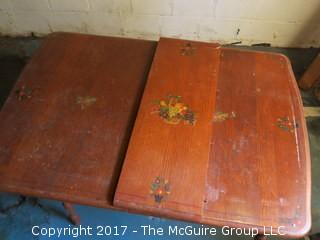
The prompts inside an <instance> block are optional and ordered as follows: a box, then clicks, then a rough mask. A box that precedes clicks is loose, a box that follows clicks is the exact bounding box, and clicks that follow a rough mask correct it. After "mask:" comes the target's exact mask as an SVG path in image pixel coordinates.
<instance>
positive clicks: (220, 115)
mask: <svg viewBox="0 0 320 240" xmlns="http://www.w3.org/2000/svg"><path fill="white" fill-rule="evenodd" d="M236 117H237V114H236V113H235V112H233V111H232V112H230V113H227V112H216V113H215V114H214V118H213V121H214V122H224V121H226V120H229V119H233V118H236Z"/></svg>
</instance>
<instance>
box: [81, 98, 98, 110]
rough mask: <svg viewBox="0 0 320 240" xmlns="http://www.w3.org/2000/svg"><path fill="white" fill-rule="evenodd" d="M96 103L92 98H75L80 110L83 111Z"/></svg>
mask: <svg viewBox="0 0 320 240" xmlns="http://www.w3.org/2000/svg"><path fill="white" fill-rule="evenodd" d="M96 101H97V98H95V97H92V96H85V97H77V104H79V105H80V106H81V109H82V110H83V109H85V108H87V107H89V106H91V105H93V104H94V103H95V102H96Z"/></svg>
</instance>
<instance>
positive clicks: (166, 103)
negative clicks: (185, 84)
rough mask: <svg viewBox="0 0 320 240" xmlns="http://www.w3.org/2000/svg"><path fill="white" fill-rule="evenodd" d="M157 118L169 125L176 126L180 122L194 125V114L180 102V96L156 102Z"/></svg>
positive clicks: (168, 97) (169, 96) (172, 96)
mask: <svg viewBox="0 0 320 240" xmlns="http://www.w3.org/2000/svg"><path fill="white" fill-rule="evenodd" d="M157 107H158V109H157V112H158V113H159V116H160V117H161V118H162V119H163V120H164V121H165V122H166V123H169V124H178V123H180V122H181V121H183V122H185V123H188V124H191V125H194V124H195V122H196V116H195V113H194V112H193V111H192V110H191V109H190V108H189V107H188V106H187V105H186V104H185V103H183V101H182V97H181V96H175V95H168V96H167V97H166V98H165V99H163V100H159V101H157Z"/></svg>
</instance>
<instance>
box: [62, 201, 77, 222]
mask: <svg viewBox="0 0 320 240" xmlns="http://www.w3.org/2000/svg"><path fill="white" fill-rule="evenodd" d="M62 205H63V207H64V209H65V210H66V212H67V214H68V217H69V219H70V221H71V222H72V224H74V225H79V224H80V216H79V215H78V214H77V212H76V210H75V209H74V208H73V206H72V204H71V203H67V202H63V203H62Z"/></svg>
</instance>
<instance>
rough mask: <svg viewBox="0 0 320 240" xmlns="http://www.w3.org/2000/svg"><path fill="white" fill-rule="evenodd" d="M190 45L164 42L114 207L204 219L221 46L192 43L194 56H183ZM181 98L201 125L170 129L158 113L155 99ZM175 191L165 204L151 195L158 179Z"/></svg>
mask: <svg viewBox="0 0 320 240" xmlns="http://www.w3.org/2000/svg"><path fill="white" fill-rule="evenodd" d="M185 43H186V41H179V40H172V39H161V40H160V42H159V43H158V47H157V51H156V55H155V58H154V62H153V65H152V68H151V72H150V74H149V78H148V83H147V86H146V89H145V92H144V95H143V99H142V102H141V104H140V109H139V114H138V117H137V119H136V122H135V126H134V130H133V133H132V136H131V140H130V142H131V143H130V146H129V148H128V151H127V155H126V159H125V163H124V166H123V169H122V173H121V177H120V181H119V183H118V187H117V190H116V195H115V199H114V204H115V205H116V206H121V207H129V208H134V209H141V210H143V211H146V212H148V213H150V214H161V215H166V216H168V217H172V216H176V217H178V216H183V219H189V220H195V221H200V219H201V215H202V209H203V192H204V189H205V181H206V171H207V165H208V159H209V149H210V138H211V128H212V125H211V121H210V120H211V119H212V110H213V108H214V98H213V97H212V96H213V95H214V94H215V86H216V77H217V74H216V72H217V70H218V69H217V67H218V56H219V51H220V50H219V47H218V46H217V45H215V44H205V43H195V42H192V43H191V44H192V47H193V48H194V53H193V54H192V55H191V56H188V55H184V54H182V53H181V49H182V48H183V46H184V44H185ZM168 94H173V95H179V96H182V99H183V101H184V102H185V103H186V104H188V105H189V106H190V108H192V109H193V111H195V113H196V118H197V120H196V123H195V124H194V125H190V124H188V123H183V122H180V123H179V124H176V125H171V124H168V123H166V122H165V121H163V119H161V118H160V116H159V114H158V113H156V112H154V110H153V109H154V108H155V100H157V99H159V100H161V99H165V97H166V96H167V95H168ZM157 177H161V178H164V179H166V180H168V182H169V184H170V186H171V188H172V190H171V193H170V196H169V197H168V199H167V200H166V201H164V202H163V203H161V204H158V203H157V202H155V200H154V197H153V196H152V195H150V185H151V184H152V182H153V181H154V180H155V179H156V178H157Z"/></svg>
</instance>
